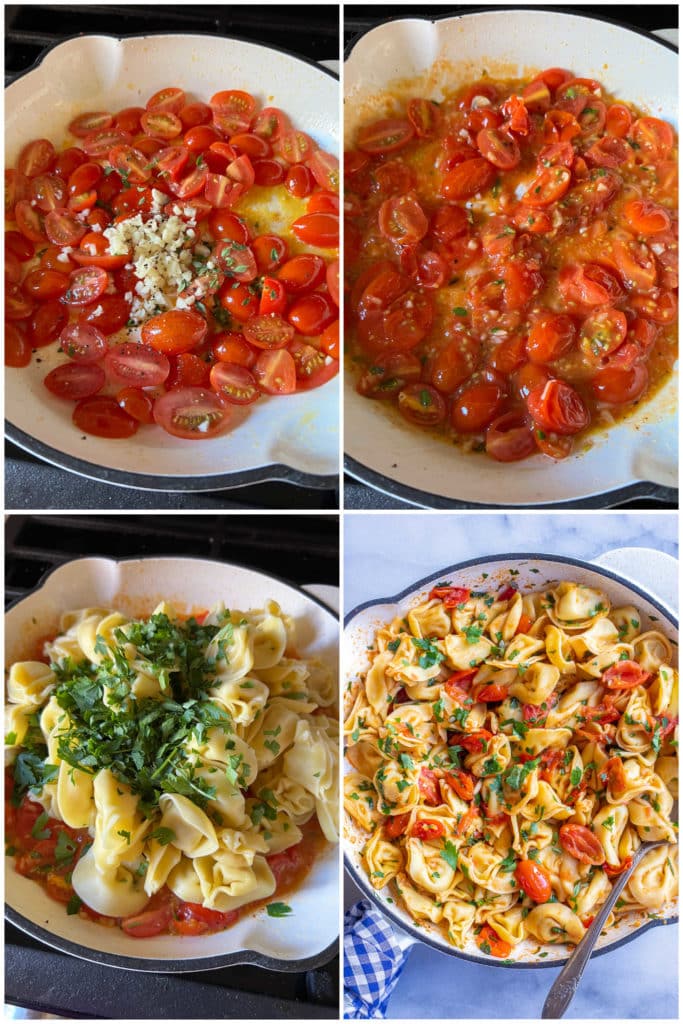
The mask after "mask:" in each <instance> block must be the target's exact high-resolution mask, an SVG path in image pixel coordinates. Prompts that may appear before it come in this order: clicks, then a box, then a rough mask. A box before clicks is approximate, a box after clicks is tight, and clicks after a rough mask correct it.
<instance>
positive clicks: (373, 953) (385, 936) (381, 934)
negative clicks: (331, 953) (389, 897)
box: [344, 900, 409, 1020]
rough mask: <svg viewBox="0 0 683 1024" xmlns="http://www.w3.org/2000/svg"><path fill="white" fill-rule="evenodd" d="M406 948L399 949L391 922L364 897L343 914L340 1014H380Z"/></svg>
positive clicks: (361, 1017) (357, 1017)
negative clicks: (342, 977)
mask: <svg viewBox="0 0 683 1024" xmlns="http://www.w3.org/2000/svg"><path fill="white" fill-rule="evenodd" d="M408 952H409V950H408V949H405V950H404V949H402V948H401V946H400V944H399V942H398V941H397V938H396V935H395V934H394V931H393V929H392V927H391V923H390V922H389V921H388V920H387V918H386V917H383V916H382V915H381V914H380V913H379V911H378V910H376V909H375V908H374V907H373V906H372V904H371V903H369V902H368V901H367V900H361V901H360V902H359V903H356V904H355V906H353V907H351V908H350V909H349V910H347V912H346V914H345V916H344V1016H345V1017H346V1018H353V1019H355V1020H367V1019H368V1018H370V1017H384V1015H385V1013H386V1009H387V1003H388V1002H389V997H390V996H391V993H392V992H393V990H394V987H395V985H396V982H397V981H398V979H399V978H400V976H401V972H402V971H403V965H404V964H405V962H406V958H407V956H408Z"/></svg>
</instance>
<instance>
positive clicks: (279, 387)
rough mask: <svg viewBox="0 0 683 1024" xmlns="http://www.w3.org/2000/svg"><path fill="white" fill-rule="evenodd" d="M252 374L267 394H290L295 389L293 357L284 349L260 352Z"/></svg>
mask: <svg viewBox="0 0 683 1024" xmlns="http://www.w3.org/2000/svg"><path fill="white" fill-rule="evenodd" d="M254 376H255V377H256V380H257V381H258V384H259V387H260V388H261V390H262V391H265V393H266V394H267V395H291V394H292V393H293V392H294V391H295V390H296V368H295V364H294V359H293V358H292V356H291V355H290V353H289V352H287V351H285V350H284V349H281V348H280V349H276V350H271V351H266V352H260V353H259V356H258V359H257V360H256V362H255V364H254Z"/></svg>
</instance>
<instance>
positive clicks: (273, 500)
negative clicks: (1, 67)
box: [5, 4, 339, 510]
mask: <svg viewBox="0 0 683 1024" xmlns="http://www.w3.org/2000/svg"><path fill="white" fill-rule="evenodd" d="M152 32H206V33H210V34H216V35H228V36H230V35H231V36H238V37H240V38H242V39H250V40H253V41H254V42H259V43H263V44H265V45H274V46H279V47H281V48H283V49H286V50H290V51H291V52H292V53H295V54H297V55H299V56H302V57H307V58H308V59H309V60H315V61H321V60H338V58H339V9H338V7H336V6H325V5H320V6H316V7H315V8H310V7H304V6H290V5H288V4H283V5H276V6H269V7H267V8H263V7H258V6H252V5H240V4H237V5H230V6H228V5H221V6H219V5H215V4H209V5H207V6H204V5H199V4H192V5H191V6H187V7H185V6H179V5H171V4H159V5H156V4H155V5H153V6H149V7H143V6H139V5H137V4H133V5H124V4H121V5H118V4H110V5H104V4H101V5H98V4H92V5H88V6H84V5H73V4H62V5H59V6H57V5H48V4H45V5H43V4H35V5H34V4H9V5H8V6H6V7H5V80H6V82H7V83H9V82H11V81H13V80H14V79H15V78H17V77H18V76H19V75H21V74H22V73H23V72H25V71H27V70H28V69H29V68H30V67H31V66H32V65H33V64H34V63H35V61H36V60H37V59H38V58H39V57H40V56H41V54H43V53H44V51H45V50H46V49H47V48H49V47H51V46H54V45H55V44H56V43H58V42H60V41H61V40H63V39H66V38H69V37H70V36H74V35H79V34H88V33H95V34H97V33H109V34H113V35H117V36H125V35H140V34H145V33H152ZM5 456H6V463H5V506H6V507H7V508H10V509H27V510H28V509H34V508H55V509H59V508H63V509H81V508H98V509H109V508H114V509H119V508H120V509H131V510H138V509H165V508H168V509H207V510H212V509H230V510H240V509H248V508H273V509H275V508H301V509H337V508H339V491H338V489H337V488H335V487H331V486H330V485H329V484H327V486H325V487H324V488H322V489H318V488H313V487H299V486H297V485H295V484H293V483H289V482H282V481H279V482H274V481H268V482H265V483H261V484H254V485H251V486H247V487H240V488H235V489H232V490H229V491H208V492H201V493H164V492H158V491H144V490H138V489H135V488H126V487H118V486H115V485H113V484H108V483H104V482H102V481H99V480H88V479H86V478H85V477H80V476H77V475H76V474H74V473H70V472H68V471H67V470H64V469H60V468H58V467H56V466H51V465H48V464H47V463H45V462H43V461H42V460H41V459H38V458H36V457H34V456H32V455H30V454H28V453H27V452H25V451H24V450H23V449H22V448H19V447H18V446H17V445H15V444H13V443H11V442H8V443H7V445H6V450H5Z"/></svg>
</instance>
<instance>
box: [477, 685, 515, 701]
mask: <svg viewBox="0 0 683 1024" xmlns="http://www.w3.org/2000/svg"><path fill="white" fill-rule="evenodd" d="M507 695H508V689H507V686H501V685H500V684H499V683H490V684H489V685H488V686H485V687H484V688H483V690H479V692H478V693H477V696H476V699H477V701H481V702H482V703H484V704H497V703H498V701H500V700H505V698H506V697H507Z"/></svg>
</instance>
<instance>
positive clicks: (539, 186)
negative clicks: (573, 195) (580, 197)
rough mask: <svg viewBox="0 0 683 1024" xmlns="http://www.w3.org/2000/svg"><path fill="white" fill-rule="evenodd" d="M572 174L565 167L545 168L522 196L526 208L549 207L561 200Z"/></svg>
mask: <svg viewBox="0 0 683 1024" xmlns="http://www.w3.org/2000/svg"><path fill="white" fill-rule="evenodd" d="M571 180H572V174H571V171H570V170H568V169H567V168H566V167H561V166H556V167H546V168H544V169H543V170H542V171H540V172H539V174H537V175H536V178H535V179H534V181H532V183H531V185H529V188H528V189H527V190H526V192H525V193H524V195H523V196H522V202H524V203H526V204H527V205H528V206H550V204H551V203H556V202H557V200H558V199H561V198H562V196H563V195H564V194H565V192H566V191H567V190H568V189H569V186H570V184H571Z"/></svg>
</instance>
